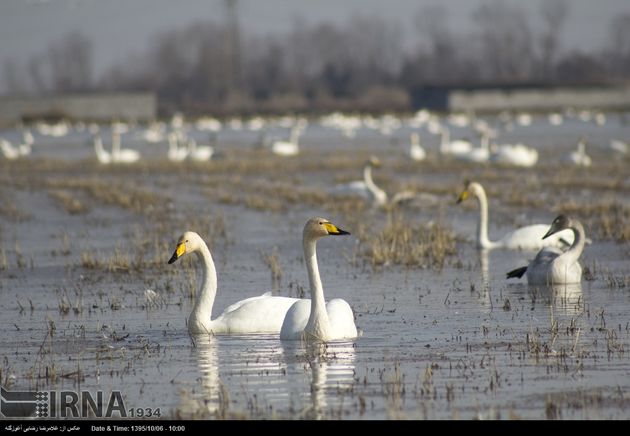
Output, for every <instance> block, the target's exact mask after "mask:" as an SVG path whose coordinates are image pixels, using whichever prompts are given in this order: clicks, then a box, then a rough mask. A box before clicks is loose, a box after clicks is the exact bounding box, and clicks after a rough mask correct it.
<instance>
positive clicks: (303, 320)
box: [280, 218, 357, 341]
mask: <svg viewBox="0 0 630 436" xmlns="http://www.w3.org/2000/svg"><path fill="white" fill-rule="evenodd" d="M349 234H350V233H348V232H346V231H344V230H341V229H339V228H338V227H337V226H335V225H334V224H333V223H331V222H330V221H328V220H326V219H324V218H311V219H309V220H308V221H307V222H306V225H305V226H304V231H303V233H302V245H303V248H304V261H305V262H306V268H307V270H308V281H309V284H310V288H311V298H310V299H300V300H298V301H296V302H295V303H294V304H293V305H292V306H291V308H290V309H289V311H288V312H287V316H286V317H285V319H284V323H283V324H282V329H281V330H280V339H283V340H300V339H303V340H319V341H332V340H337V339H353V338H356V337H357V328H356V326H355V325H354V315H353V313H352V308H351V307H350V305H349V304H348V303H347V302H346V301H345V300H342V299H340V298H335V299H333V300H330V301H329V302H328V303H326V302H325V301H324V289H323V287H322V281H321V278H320V277H319V268H318V266H317V252H316V247H315V246H316V244H317V240H318V239H319V238H322V237H324V236H328V235H349ZM311 301H312V302H313V303H312V304H311Z"/></svg>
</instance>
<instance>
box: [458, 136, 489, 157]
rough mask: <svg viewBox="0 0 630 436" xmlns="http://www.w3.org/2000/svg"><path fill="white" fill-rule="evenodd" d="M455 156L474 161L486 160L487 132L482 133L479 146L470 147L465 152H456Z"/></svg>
mask: <svg viewBox="0 0 630 436" xmlns="http://www.w3.org/2000/svg"><path fill="white" fill-rule="evenodd" d="M455 158H456V159H458V160H463V161H466V162H474V163H483V162H488V160H489V159H490V137H489V136H488V134H487V133H482V135H481V144H480V146H479V147H475V148H472V149H470V151H469V152H467V153H460V154H457V155H455Z"/></svg>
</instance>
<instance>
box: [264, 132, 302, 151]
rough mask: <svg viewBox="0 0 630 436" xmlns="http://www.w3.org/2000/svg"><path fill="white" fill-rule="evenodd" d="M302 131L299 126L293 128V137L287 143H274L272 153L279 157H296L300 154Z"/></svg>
mask: <svg viewBox="0 0 630 436" xmlns="http://www.w3.org/2000/svg"><path fill="white" fill-rule="evenodd" d="M301 131H302V129H301V128H300V127H299V126H293V128H291V136H290V137H289V140H287V141H274V142H273V143H272V144H271V151H272V152H273V153H274V154H277V155H278V156H296V155H298V154H299V153H300V146H299V144H298V140H299V139H300V133H301Z"/></svg>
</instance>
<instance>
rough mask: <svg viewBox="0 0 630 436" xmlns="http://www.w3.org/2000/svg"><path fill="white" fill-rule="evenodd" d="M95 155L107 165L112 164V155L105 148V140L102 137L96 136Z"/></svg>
mask: <svg viewBox="0 0 630 436" xmlns="http://www.w3.org/2000/svg"><path fill="white" fill-rule="evenodd" d="M94 153H96V159H97V160H98V161H99V162H100V163H102V164H104V165H106V164H110V163H112V155H111V154H110V153H109V152H108V151H107V150H105V147H103V140H102V139H101V135H99V134H95V135H94Z"/></svg>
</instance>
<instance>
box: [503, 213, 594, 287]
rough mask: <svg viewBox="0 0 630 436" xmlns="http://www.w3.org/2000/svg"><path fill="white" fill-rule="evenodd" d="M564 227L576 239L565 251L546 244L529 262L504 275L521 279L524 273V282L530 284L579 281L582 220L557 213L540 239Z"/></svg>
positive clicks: (582, 242)
mask: <svg viewBox="0 0 630 436" xmlns="http://www.w3.org/2000/svg"><path fill="white" fill-rule="evenodd" d="M566 230H570V231H572V232H573V234H574V235H575V240H574V242H573V244H571V247H570V248H569V249H568V250H567V251H565V252H562V251H561V250H559V249H557V248H555V247H545V248H543V249H542V250H540V251H539V252H538V254H537V255H536V257H535V258H534V260H532V261H531V262H530V263H529V265H527V266H524V267H521V268H517V269H515V270H513V271H510V272H509V273H507V278H508V279H510V278H514V277H516V278H521V277H522V276H523V274H527V283H528V284H530V285H560V284H568V283H580V282H581V281H582V267H581V266H580V263H579V262H578V259H579V258H580V255H581V254H582V250H584V243H585V242H586V237H585V233H584V227H583V226H582V223H580V222H579V221H578V220H576V219H573V218H569V217H567V216H566V215H559V216H558V217H557V218H556V219H555V220H553V223H552V224H551V227H550V228H549V231H548V232H547V233H545V235H544V236H543V239H546V238H549V237H550V236H551V235H554V234H556V233H558V232H560V231H566Z"/></svg>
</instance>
